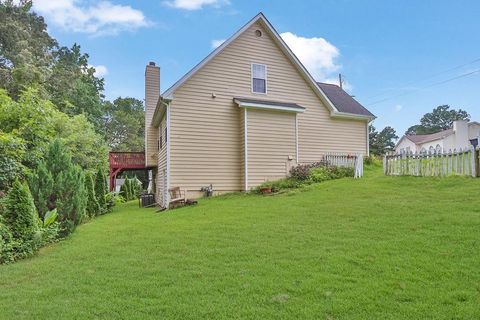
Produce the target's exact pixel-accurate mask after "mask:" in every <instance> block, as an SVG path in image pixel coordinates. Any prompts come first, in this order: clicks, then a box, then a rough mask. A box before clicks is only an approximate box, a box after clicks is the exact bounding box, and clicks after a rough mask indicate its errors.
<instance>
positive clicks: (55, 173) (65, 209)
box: [31, 139, 87, 236]
mask: <svg viewBox="0 0 480 320" xmlns="http://www.w3.org/2000/svg"><path fill="white" fill-rule="evenodd" d="M33 175H34V177H32V179H31V184H32V191H33V192H34V198H35V199H36V203H37V209H38V210H39V211H40V216H41V217H44V216H45V214H46V211H49V210H53V209H57V212H58V220H59V223H60V229H61V231H60V232H61V235H62V236H65V235H68V234H69V233H70V232H72V231H73V230H74V229H75V227H76V226H77V225H78V224H79V223H80V222H81V221H82V219H83V217H84V215H85V208H86V205H87V196H86V191H85V175H84V173H83V170H82V169H81V168H80V167H79V166H78V165H75V164H74V163H73V162H72V158H71V156H70V154H69V153H68V151H67V150H66V149H65V147H64V146H63V144H62V143H61V142H60V140H58V139H56V140H54V141H53V142H52V143H51V144H50V146H49V148H48V152H47V155H46V156H45V160H42V161H41V162H40V164H39V165H38V167H37V169H36V170H35V172H34V173H33Z"/></svg>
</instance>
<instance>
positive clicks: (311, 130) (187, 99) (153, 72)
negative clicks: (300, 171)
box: [145, 13, 374, 205]
mask: <svg viewBox="0 0 480 320" xmlns="http://www.w3.org/2000/svg"><path fill="white" fill-rule="evenodd" d="M166 49H168V48H166ZM145 81H146V85H145V104H146V119H145V120H146V124H145V125H146V130H145V131H146V134H145V139H146V148H145V149H146V150H145V153H146V157H145V158H146V166H147V167H155V168H156V169H155V170H154V173H155V176H156V178H155V183H156V195H157V202H158V203H160V204H163V205H166V204H167V203H168V196H169V194H168V192H167V190H168V189H170V188H173V187H180V188H184V189H186V190H187V191H188V197H193V198H194V197H198V196H200V195H202V192H201V191H200V189H201V188H202V187H205V186H208V185H210V184H212V185H213V189H214V191H215V193H225V192H233V191H245V190H250V189H251V188H253V187H256V186H258V185H259V184H261V183H263V182H265V181H267V180H275V179H280V178H283V177H285V176H286V175H287V174H288V172H289V169H290V168H291V167H292V166H295V165H296V164H297V163H308V162H315V161H319V160H320V159H321V158H322V156H323V155H324V154H325V153H327V152H343V153H349V154H363V155H365V154H368V123H369V122H370V121H371V120H373V119H374V116H373V115H372V114H371V113H370V112H369V111H368V110H367V109H365V108H364V107H362V106H361V105H360V104H359V103H358V102H356V101H355V100H354V99H353V98H352V97H351V96H350V95H348V94H347V93H345V92H344V91H343V90H342V89H341V88H339V87H338V86H336V85H331V84H322V83H317V82H315V80H314V79H313V78H312V76H311V75H310V74H309V73H308V72H307V70H306V69H305V67H304V66H303V65H302V64H301V63H300V61H299V60H298V59H297V57H296V56H295V55H294V54H293V53H292V51H291V50H290V48H289V47H288V46H287V45H286V44H285V42H284V41H283V40H282V39H281V37H280V36H279V35H278V33H277V32H276V31H275V29H274V28H273V27H272V25H271V24H270V22H269V21H268V20H267V19H266V18H265V16H264V15H263V14H261V13H260V14H258V15H257V16H255V17H254V18H253V19H252V20H251V21H250V22H248V23H247V24H246V25H245V26H243V27H242V28H241V29H240V30H239V31H238V32H236V33H235V34H234V35H233V36H232V37H231V38H229V39H228V40H227V41H225V42H224V43H223V44H222V45H221V46H219V47H218V48H217V49H215V50H214V51H213V52H212V53H211V54H210V55H208V56H207V57H206V58H205V59H204V60H202V61H201V62H200V63H199V64H198V65H197V66H195V67H194V68H193V69H192V70H190V71H189V72H188V73H187V74H186V75H184V76H183V77H182V78H181V79H180V80H179V81H177V82H176V83H175V84H174V85H173V86H172V87H170V88H169V89H168V90H166V91H165V92H164V93H163V94H161V95H160V69H159V68H158V67H157V66H155V63H153V62H151V63H150V64H149V65H147V67H146V71H145Z"/></svg>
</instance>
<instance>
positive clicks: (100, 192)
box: [95, 169, 108, 214]
mask: <svg viewBox="0 0 480 320" xmlns="http://www.w3.org/2000/svg"><path fill="white" fill-rule="evenodd" d="M107 193H108V186H107V177H106V176H105V173H104V171H103V170H102V169H98V171H97V174H96V175H95V196H96V197H97V201H98V205H99V206H100V214H104V213H106V212H107V210H108V209H107V203H106V199H105V197H106V195H107Z"/></svg>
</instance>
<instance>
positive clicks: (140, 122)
mask: <svg viewBox="0 0 480 320" xmlns="http://www.w3.org/2000/svg"><path fill="white" fill-rule="evenodd" d="M105 112H106V114H105V117H104V121H105V139H106V141H107V143H108V145H109V146H110V147H111V148H112V150H114V151H143V150H144V137H145V131H144V129H145V128H144V122H145V112H144V108H143V102H142V101H140V100H137V99H135V98H117V99H115V101H113V103H110V102H109V103H106V106H105Z"/></svg>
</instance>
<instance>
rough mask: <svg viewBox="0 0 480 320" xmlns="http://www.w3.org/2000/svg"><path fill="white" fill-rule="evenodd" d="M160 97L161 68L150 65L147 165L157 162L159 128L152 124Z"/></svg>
mask: <svg viewBox="0 0 480 320" xmlns="http://www.w3.org/2000/svg"><path fill="white" fill-rule="evenodd" d="M159 97H160V68H158V67H155V66H150V65H148V66H147V67H146V69H145V162H146V165H147V167H150V166H155V165H156V164H157V161H158V160H157V154H158V148H157V137H158V129H157V128H155V127H154V126H152V125H151V122H152V117H153V113H154V112H155V108H156V105H157V101H158V98H159Z"/></svg>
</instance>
